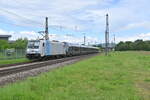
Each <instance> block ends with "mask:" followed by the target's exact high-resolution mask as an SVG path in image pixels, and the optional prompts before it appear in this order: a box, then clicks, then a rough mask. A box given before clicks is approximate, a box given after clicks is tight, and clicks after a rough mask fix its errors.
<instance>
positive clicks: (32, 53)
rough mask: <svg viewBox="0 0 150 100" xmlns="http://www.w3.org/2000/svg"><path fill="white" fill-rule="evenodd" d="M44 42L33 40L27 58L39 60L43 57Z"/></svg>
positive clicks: (28, 48)
mask: <svg viewBox="0 0 150 100" xmlns="http://www.w3.org/2000/svg"><path fill="white" fill-rule="evenodd" d="M43 49H44V42H43V41H42V40H31V41H29V42H28V45H27V52H26V57H27V58H29V59H34V58H35V59H37V58H41V57H42V56H43Z"/></svg>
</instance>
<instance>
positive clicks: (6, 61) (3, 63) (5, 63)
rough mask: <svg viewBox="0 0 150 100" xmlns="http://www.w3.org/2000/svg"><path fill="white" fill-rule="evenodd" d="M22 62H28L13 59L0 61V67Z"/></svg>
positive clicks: (26, 60) (22, 59)
mask: <svg viewBox="0 0 150 100" xmlns="http://www.w3.org/2000/svg"><path fill="white" fill-rule="evenodd" d="M22 62H29V60H28V59H27V58H14V59H5V60H0V66H3V65H8V64H16V63H22Z"/></svg>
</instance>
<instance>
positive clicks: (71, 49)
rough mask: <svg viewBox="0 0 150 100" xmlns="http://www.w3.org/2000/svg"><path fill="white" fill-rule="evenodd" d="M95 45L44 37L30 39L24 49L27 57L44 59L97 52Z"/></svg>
mask: <svg viewBox="0 0 150 100" xmlns="http://www.w3.org/2000/svg"><path fill="white" fill-rule="evenodd" d="M98 52H99V49H98V48H97V47H92V46H85V45H77V44H72V43H67V42H59V41H50V40H45V39H39V40H30V41H29V42H28V45H27V49H26V57H27V58H28V59H44V58H51V57H52V58H55V57H67V56H76V55H84V54H91V53H98Z"/></svg>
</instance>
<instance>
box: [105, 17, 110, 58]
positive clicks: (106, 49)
mask: <svg viewBox="0 0 150 100" xmlns="http://www.w3.org/2000/svg"><path fill="white" fill-rule="evenodd" d="M108 52H109V16H108V14H106V31H105V55H106V56H107V55H108Z"/></svg>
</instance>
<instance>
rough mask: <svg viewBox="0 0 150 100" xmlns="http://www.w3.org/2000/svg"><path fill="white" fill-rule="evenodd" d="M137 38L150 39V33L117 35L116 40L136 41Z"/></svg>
mask: <svg viewBox="0 0 150 100" xmlns="http://www.w3.org/2000/svg"><path fill="white" fill-rule="evenodd" d="M137 39H142V40H150V33H141V34H137V35H133V36H127V37H116V42H120V41H135V40H137Z"/></svg>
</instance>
